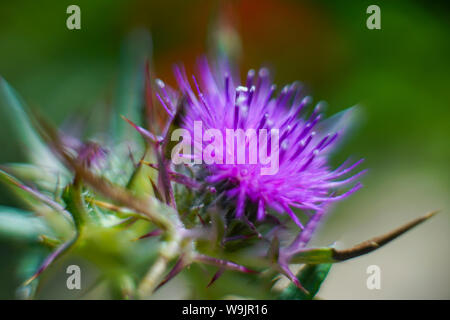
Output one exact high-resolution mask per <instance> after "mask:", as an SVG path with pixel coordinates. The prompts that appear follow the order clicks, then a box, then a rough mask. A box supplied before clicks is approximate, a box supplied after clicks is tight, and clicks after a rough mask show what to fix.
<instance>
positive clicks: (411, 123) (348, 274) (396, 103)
mask: <svg viewBox="0 0 450 320" xmlns="http://www.w3.org/2000/svg"><path fill="white" fill-rule="evenodd" d="M70 4H78V5H79V6H80V8H81V30H72V31H71V30H68V29H67V28H66V19H67V16H68V15H67V14H66V8H67V7H68V6H69V5H70ZM370 4H377V5H378V6H380V8H381V26H382V29H381V30H368V29H367V28H366V19H367V17H368V14H366V8H367V7H368V6H369V5H370ZM220 17H221V19H219V18H220ZM223 19H225V22H223ZM218 21H222V27H224V25H225V27H224V30H225V35H224V37H225V40H227V41H228V43H229V44H232V45H233V46H234V48H235V49H236V50H237V51H238V52H240V53H241V60H240V64H241V69H242V70H243V71H244V70H246V69H248V68H258V67H260V66H261V65H262V64H266V65H267V64H268V65H269V66H271V67H272V68H273V70H275V81H276V83H278V84H280V85H282V84H284V83H287V82H291V81H294V80H300V81H302V82H303V83H304V84H306V85H307V87H308V89H309V92H310V93H311V95H313V97H314V98H315V99H317V100H325V101H327V102H328V104H329V107H328V110H327V114H328V115H331V114H333V113H335V112H338V111H340V110H342V109H344V108H346V107H349V106H353V105H355V104H358V105H360V106H361V111H362V117H361V121H360V123H358V125H357V128H356V129H355V131H354V134H353V135H352V136H351V137H350V138H349V139H348V141H347V144H346V145H345V146H343V148H342V149H341V150H340V152H338V154H336V155H335V158H334V159H333V161H335V163H338V162H340V161H342V160H344V159H345V158H347V156H348V155H354V156H355V158H356V157H364V158H365V159H366V162H365V164H364V166H365V167H367V168H369V169H370V172H369V173H368V174H367V175H366V177H365V178H364V179H363V183H364V185H365V187H364V188H363V189H362V190H361V191H359V192H358V193H356V194H355V195H353V196H352V197H350V198H349V199H347V200H346V201H345V202H343V203H341V204H339V205H338V206H337V207H336V208H335V210H334V211H333V213H332V215H330V217H329V219H328V220H327V222H326V223H325V224H324V225H323V227H322V228H321V230H320V232H319V234H318V236H317V237H316V239H315V240H314V242H315V243H318V244H329V243H331V242H333V241H335V240H337V241H338V245H342V246H350V245H352V244H355V243H356V242H358V241H361V240H365V239H366V238H368V237H370V236H375V235H377V234H380V233H383V232H385V231H388V230H390V229H391V228H393V227H395V226H397V225H399V224H401V223H403V222H406V221H408V220H410V219H413V218H415V217H417V216H419V215H422V214H424V213H425V212H427V211H430V210H433V209H441V210H442V212H441V214H439V215H438V216H437V217H435V218H433V219H432V220H431V221H429V222H427V223H426V224H424V225H423V226H420V227H419V228H418V229H416V230H413V231H412V232H410V233H409V234H407V235H405V236H403V237H402V238H400V239H399V240H397V241H395V242H394V243H392V244H389V246H387V247H386V248H383V249H381V250H380V251H377V252H375V253H373V254H370V255H368V256H365V257H362V258H359V259H357V260H354V261H349V262H345V263H343V264H340V265H336V266H334V267H333V268H332V270H331V272H330V275H329V278H328V279H327V281H325V284H324V285H323V287H322V289H321V291H320V292H319V296H320V297H321V298H337V299H350V298H360V299H378V298H386V299H391V298H397V299H403V298H411V299H416V298H424V299H427V298H439V299H449V298H450V275H449V270H450V250H449V240H450V233H449V231H450V218H449V209H450V200H449V195H450V170H449V168H450V165H449V164H450V144H449V141H450V129H449V122H450V59H449V58H450V41H449V35H450V5H449V3H448V2H445V1H442V2H439V1H433V2H432V3H431V2H427V1H401V0H396V1H325V0H320V1H312V0H311V1H299V0H298V1H295V0H282V1H280V0H247V1H246V0H243V1H226V2H225V1H224V2H222V3H220V2H215V1H210V0H190V1H185V0H184V1H183V0H180V1H170V0H169V1H144V0H130V1H118V0H108V1H87V0H86V1H66V0H59V1H49V0H41V1H33V2H32V1H14V2H13V1H9V2H7V1H2V2H1V4H0V48H1V49H0V75H2V76H3V77H4V78H5V79H7V81H9V82H10V83H11V85H12V86H14V87H15V88H16V90H17V91H18V92H19V93H20V94H21V95H22V97H24V98H25V100H26V101H27V103H28V104H29V105H30V106H32V107H36V108H38V109H39V110H41V111H42V112H43V113H44V114H46V115H47V117H48V118H50V119H52V120H53V121H54V122H55V123H56V124H62V122H63V121H64V120H66V119H67V118H68V117H69V116H70V115H71V114H73V113H82V114H86V115H89V114H91V113H92V112H94V111H95V110H99V109H100V108H103V107H105V106H108V104H110V103H111V101H112V100H113V98H114V88H115V86H116V84H117V82H118V79H117V75H118V71H119V55H120V48H121V44H122V42H123V40H124V38H125V36H126V35H127V34H128V33H129V32H130V31H131V30H134V29H136V28H140V29H145V30H148V31H150V33H151V35H152V40H153V64H154V68H155V71H156V72H157V75H158V77H160V78H162V79H164V80H167V82H168V83H173V76H172V64H173V63H177V62H180V61H182V62H184V63H185V64H186V65H187V67H188V70H193V67H192V65H193V64H194V62H195V58H196V57H197V56H199V55H201V54H202V53H205V52H210V49H211V40H214V39H215V38H216V37H217V35H216V34H215V33H214V32H213V30H215V28H216V27H217V25H218ZM227 23H228V24H227ZM227 25H228V26H229V28H228V29H227ZM227 30H228V31H227ZM2 112H3V113H2ZM6 119H7V118H6V117H5V114H4V111H1V112H0V142H1V144H0V145H1V151H0V163H6V162H19V161H23V160H24V157H23V152H22V151H23V150H22V147H21V142H20V141H18V140H17V139H14V136H13V131H12V127H11V126H10V124H9V123H8V121H7V120H6ZM15 203H16V202H15V200H14V199H13V198H12V196H11V193H9V192H7V190H6V188H4V186H3V185H2V186H0V204H1V205H14V204H15ZM25 250H27V246H26V244H20V243H10V242H7V241H6V239H3V238H0V298H3V299H5V298H14V290H15V288H16V287H17V286H18V284H19V282H18V281H19V280H18V278H17V277H16V275H15V270H16V268H17V261H18V258H19V257H20V255H21V253H23V252H24V251H25ZM371 264H376V265H378V266H380V268H381V272H382V284H381V285H382V287H381V290H373V291H371V290H368V289H367V288H366V278H367V274H366V268H367V266H369V265H371ZM54 283H56V282H54ZM64 285H65V282H64V281H61V286H64ZM173 286H175V287H176V286H182V283H178V284H175V285H173ZM171 288H172V287H171V286H169V288H168V289H166V290H171ZM53 290H55V292H58V291H59V290H62V289H61V288H58V285H54V288H53ZM179 292H182V290H181V291H179ZM53 297H55V296H53ZM180 297H182V293H181V294H180Z"/></svg>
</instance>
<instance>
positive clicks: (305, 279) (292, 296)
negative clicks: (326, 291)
mask: <svg viewBox="0 0 450 320" xmlns="http://www.w3.org/2000/svg"><path fill="white" fill-rule="evenodd" d="M331 265H332V264H331V263H323V264H307V265H305V266H304V267H303V268H302V269H301V270H300V272H299V273H298V275H297V278H298V280H299V281H300V283H301V284H302V285H303V287H304V288H305V289H306V290H308V293H305V292H303V291H302V290H300V289H299V288H298V287H297V286H295V285H294V284H293V283H291V284H289V286H288V287H287V288H286V289H285V290H284V291H283V292H282V293H281V294H280V297H279V299H280V300H311V299H313V298H314V296H315V295H316V294H317V292H318V291H319V289H320V286H321V284H322V282H323V281H324V280H325V278H326V277H327V275H328V272H329V271H330V268H331Z"/></svg>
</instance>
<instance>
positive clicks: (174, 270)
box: [154, 256, 187, 292]
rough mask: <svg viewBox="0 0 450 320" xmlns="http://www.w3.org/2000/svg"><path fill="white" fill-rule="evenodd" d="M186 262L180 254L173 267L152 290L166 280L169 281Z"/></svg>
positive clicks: (163, 283) (159, 286)
mask: <svg viewBox="0 0 450 320" xmlns="http://www.w3.org/2000/svg"><path fill="white" fill-rule="evenodd" d="M186 266H187V264H186V262H185V261H184V258H183V256H181V257H180V258H179V259H178V261H177V262H176V263H175V265H174V266H173V268H172V269H171V270H170V271H169V273H168V274H167V276H166V277H165V278H164V279H163V281H161V283H160V284H158V286H157V287H156V288H155V290H154V292H155V291H156V290H158V289H159V288H161V287H162V286H163V285H165V284H166V283H167V282H169V281H170V280H171V279H173V278H174V277H175V276H176V275H177V274H179V273H180V272H181V270H183V268H184V267H186Z"/></svg>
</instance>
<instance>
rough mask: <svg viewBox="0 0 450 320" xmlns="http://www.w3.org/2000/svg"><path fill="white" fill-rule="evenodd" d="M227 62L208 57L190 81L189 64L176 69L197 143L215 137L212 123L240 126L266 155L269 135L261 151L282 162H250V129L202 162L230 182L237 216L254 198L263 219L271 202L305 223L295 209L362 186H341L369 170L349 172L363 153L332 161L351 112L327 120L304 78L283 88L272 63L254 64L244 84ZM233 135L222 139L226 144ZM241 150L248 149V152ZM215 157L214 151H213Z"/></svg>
mask: <svg viewBox="0 0 450 320" xmlns="http://www.w3.org/2000/svg"><path fill="white" fill-rule="evenodd" d="M223 65H225V64H223ZM223 65H222V66H221V67H219V68H218V70H219V71H217V72H215V71H213V70H212V69H211V68H210V67H209V65H208V62H207V60H206V59H202V60H200V62H199V77H198V79H197V78H196V77H195V76H193V77H192V80H189V79H188V77H187V75H186V72H185V71H184V68H183V67H176V68H175V76H176V80H177V83H178V86H179V89H180V91H181V93H182V94H183V96H184V97H185V101H186V102H185V106H184V108H185V110H184V113H183V115H182V127H183V128H185V129H187V130H188V131H189V132H190V133H191V134H192V135H193V136H194V139H195V140H194V149H195V148H198V147H200V148H201V149H202V150H204V152H203V156H205V150H208V145H210V144H211V142H212V139H210V140H208V139H205V137H204V135H205V133H207V131H208V130H209V129H215V130H219V131H220V132H221V136H223V137H226V136H227V130H234V131H235V132H236V131H237V130H239V129H241V130H242V131H243V132H246V133H248V132H250V131H251V130H252V129H253V130H254V131H255V133H256V137H257V139H258V138H259V141H258V148H259V150H258V151H259V153H258V156H259V157H260V160H261V152H262V150H261V147H262V146H263V144H264V142H267V143H266V150H263V152H262V153H263V155H266V156H267V158H268V159H271V160H274V162H275V165H276V166H277V168H275V169H274V170H272V172H271V174H261V173H262V171H261V169H262V168H266V170H267V167H268V164H267V161H266V163H261V161H259V162H258V161H256V163H255V161H253V162H252V161H251V159H250V158H251V155H250V153H251V148H252V146H251V143H252V142H251V141H250V139H249V136H247V137H246V139H245V140H241V142H239V141H237V144H236V145H235V144H234V142H233V145H234V147H233V148H232V149H233V150H231V151H230V150H229V149H227V148H224V149H226V150H225V151H224V152H223V153H224V155H223V159H221V160H222V161H221V163H218V162H214V163H210V164H205V163H203V164H202V168H203V169H204V172H206V181H207V182H208V183H210V184H212V185H215V186H225V187H222V188H220V187H218V189H223V191H224V192H225V194H226V196H227V197H228V198H229V199H233V201H235V205H236V217H238V218H239V217H241V216H243V215H244V212H245V208H246V204H247V203H254V204H256V206H257V210H256V218H257V220H263V219H264V218H265V216H266V209H269V208H270V209H273V210H275V211H276V212H278V213H280V214H288V215H289V216H290V217H291V218H292V219H293V220H294V222H295V223H296V224H297V225H299V226H300V227H301V228H303V226H302V224H301V222H300V220H299V219H298V217H297V216H296V214H295V213H294V211H293V210H292V209H293V208H299V209H302V210H311V211H314V212H319V211H323V210H324V208H325V206H326V205H328V204H329V203H332V202H336V201H338V200H341V199H343V198H345V197H347V196H349V195H350V194H352V193H353V192H355V191H356V190H358V189H359V188H360V187H361V184H360V183H356V184H355V185H354V186H353V187H351V188H350V189H349V190H348V191H346V192H344V193H341V194H337V193H336V192H337V191H338V189H339V188H341V187H343V186H345V185H348V184H350V183H351V182H353V181H355V180H356V179H357V178H358V177H359V176H360V175H361V174H362V173H363V172H360V173H357V174H353V175H352V176H350V177H348V174H351V172H353V170H354V169H355V167H356V166H358V165H359V164H360V163H361V162H362V160H360V161H357V162H356V163H354V164H349V163H348V162H345V163H343V164H342V165H341V166H340V167H338V168H337V169H332V168H331V167H330V166H329V164H328V158H329V157H328V155H329V151H331V150H332V149H333V148H334V147H335V146H336V144H337V142H338V141H339V139H340V135H342V133H343V131H344V129H345V128H343V127H342V128H340V127H339V126H342V123H343V122H345V119H344V118H345V117H346V116H348V114H343V115H340V116H339V117H336V118H335V119H332V120H328V121H323V119H322V117H323V115H322V114H321V111H322V110H321V108H322V103H319V104H317V106H316V107H315V108H314V109H313V111H312V112H311V113H310V114H309V115H306V110H305V109H306V108H307V106H308V105H309V104H310V102H311V98H310V97H305V96H304V95H303V92H302V88H301V86H300V85H299V84H298V83H293V84H291V85H287V86H285V87H284V88H282V89H281V92H280V93H278V94H276V87H275V85H273V84H272V81H271V78H270V74H269V71H268V70H267V69H265V68H262V69H260V70H259V71H258V72H255V71H254V70H250V71H249V72H248V74H247V78H246V81H245V82H244V83H240V82H239V78H238V77H236V76H232V74H233V72H232V69H231V68H230V67H226V66H225V67H224V66H223ZM158 83H159V87H160V93H161V95H159V98H160V101H161V103H162V104H163V105H164V106H166V109H168V111H169V113H171V114H172V113H174V110H175V104H174V103H172V102H171V101H173V96H172V95H169V94H167V91H166V90H165V86H164V84H163V83H162V82H160V81H158ZM196 121H199V122H201V123H202V128H201V130H202V136H203V139H200V140H199V139H198V138H195V135H196V133H195V132H194V131H195V122H196ZM273 129H275V130H276V131H277V134H276V135H271V133H272V132H273ZM249 130H250V131H249ZM261 130H262V131H265V132H266V133H267V135H266V140H264V139H261V135H259V136H258V133H260V132H261ZM269 133H270V134H269ZM263 138H264V137H263ZM226 139H227V138H224V140H223V141H220V142H219V144H220V143H222V145H223V146H226V144H227V142H226V141H225V140H226ZM275 140H276V141H275ZM214 143H217V141H214ZM239 143H241V144H244V145H238V144H239ZM196 144H197V146H196ZM239 147H244V148H243V149H239ZM210 148H211V147H210ZM209 150H210V149H209ZM239 150H244V151H243V154H242V151H241V152H240V151H239ZM212 156H215V155H214V151H213V152H212ZM240 156H245V160H244V162H243V163H242V161H241V162H239V157H240ZM229 160H231V161H229ZM219 162H220V161H219ZM270 165H272V163H271V164H270Z"/></svg>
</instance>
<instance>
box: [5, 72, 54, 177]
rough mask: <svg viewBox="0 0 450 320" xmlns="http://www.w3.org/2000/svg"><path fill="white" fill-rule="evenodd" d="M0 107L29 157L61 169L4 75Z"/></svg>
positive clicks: (22, 102)
mask: <svg viewBox="0 0 450 320" xmlns="http://www.w3.org/2000/svg"><path fill="white" fill-rule="evenodd" d="M0 108H2V109H3V110H4V114H6V116H7V117H9V120H10V123H11V124H12V125H13V128H14V130H15V131H16V135H17V136H18V137H17V140H18V141H20V142H21V144H23V145H24V146H25V148H24V149H25V150H26V151H27V156H28V157H29V159H30V160H31V161H33V163H35V164H39V165H41V166H43V167H51V168H57V169H61V165H60V163H59V161H58V160H57V158H56V157H55V156H54V155H53V153H52V152H51V151H50V149H49V148H48V147H47V146H46V145H45V144H44V142H43V141H42V139H41V138H40V136H39V135H38V133H37V132H36V131H35V129H34V128H33V126H32V124H31V121H30V118H29V117H28V114H27V112H26V110H27V108H26V105H25V103H24V101H23V100H22V99H21V98H20V96H19V95H18V94H17V93H16V91H15V90H14V89H13V88H12V87H11V86H10V85H9V83H8V82H7V81H6V80H5V79H3V78H2V77H0Z"/></svg>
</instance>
